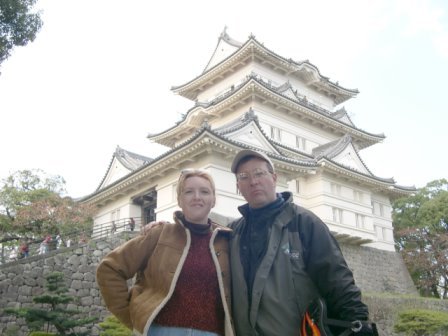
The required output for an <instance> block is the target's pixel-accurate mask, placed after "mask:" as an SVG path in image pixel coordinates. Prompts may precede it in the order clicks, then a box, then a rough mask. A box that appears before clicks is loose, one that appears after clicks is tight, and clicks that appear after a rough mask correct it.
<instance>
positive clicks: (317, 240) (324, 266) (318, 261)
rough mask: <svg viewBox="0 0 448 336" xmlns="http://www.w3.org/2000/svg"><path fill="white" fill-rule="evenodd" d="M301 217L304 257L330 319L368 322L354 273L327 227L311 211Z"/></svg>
mask: <svg viewBox="0 0 448 336" xmlns="http://www.w3.org/2000/svg"><path fill="white" fill-rule="evenodd" d="M300 216H301V217H302V218H301V221H300V223H301V225H300V228H301V230H300V231H301V237H302V244H303V249H304V251H303V255H304V260H305V265H306V267H307V272H308V274H309V276H310V277H311V279H312V280H313V282H314V283H315V284H316V286H317V288H318V290H319V293H320V295H321V296H322V297H323V298H324V299H325V301H326V304H327V309H328V315H329V317H331V318H337V319H342V320H346V321H353V320H354V319H359V320H367V319H368V317H369V312H368V308H367V306H366V305H365V304H364V303H363V302H362V301H361V291H360V289H359V288H358V287H357V286H356V285H355V281H354V278H353V273H352V271H351V270H350V269H349V267H348V265H347V262H346V261H345V258H344V256H343V255H342V251H341V249H340V247H339V244H338V242H337V241H336V239H335V238H334V236H333V235H332V234H331V233H330V230H329V229H328V227H327V225H326V224H325V223H324V222H322V220H321V219H320V218H319V217H317V216H316V215H315V214H313V213H312V212H310V211H304V212H303V213H301V215H300Z"/></svg>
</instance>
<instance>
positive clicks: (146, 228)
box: [140, 221, 170, 236]
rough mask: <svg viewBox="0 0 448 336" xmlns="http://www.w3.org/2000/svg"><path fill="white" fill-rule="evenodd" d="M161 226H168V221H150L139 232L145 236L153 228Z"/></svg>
mask: <svg viewBox="0 0 448 336" xmlns="http://www.w3.org/2000/svg"><path fill="white" fill-rule="evenodd" d="M163 224H170V222H168V221H152V222H149V223H148V224H146V225H144V226H143V229H142V230H141V231H140V234H141V235H143V236H144V235H146V234H147V233H148V232H149V231H150V230H151V229H152V228H153V227H156V226H158V225H163Z"/></svg>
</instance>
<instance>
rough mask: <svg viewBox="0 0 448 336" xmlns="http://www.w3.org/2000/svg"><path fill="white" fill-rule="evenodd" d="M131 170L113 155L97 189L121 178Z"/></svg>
mask: <svg viewBox="0 0 448 336" xmlns="http://www.w3.org/2000/svg"><path fill="white" fill-rule="evenodd" d="M131 171H132V170H130V169H128V168H126V167H125V166H124V165H123V164H122V163H121V162H120V161H119V160H118V159H117V158H116V157H115V156H114V158H113V159H112V163H111V164H110V167H109V170H108V171H107V173H106V177H105V178H104V180H103V183H101V185H100V187H99V189H102V188H104V187H106V186H108V185H110V184H112V183H114V182H115V181H117V180H119V179H121V178H122V177H124V176H126V175H128V174H129V173H130V172H131Z"/></svg>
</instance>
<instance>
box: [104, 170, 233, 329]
mask: <svg viewBox="0 0 448 336" xmlns="http://www.w3.org/2000/svg"><path fill="white" fill-rule="evenodd" d="M215 201H216V195H215V184H214V182H213V179H212V177H211V176H210V175H209V174H208V173H207V172H205V171H202V170H192V169H189V170H184V171H182V173H181V175H180V177H179V181H178V184H177V202H178V205H179V207H180V208H181V209H182V211H176V212H175V213H174V222H175V223H174V224H169V223H164V224H161V225H156V226H153V227H152V228H151V229H150V230H149V232H148V233H147V234H146V235H143V236H139V237H136V238H134V239H132V240H130V241H128V242H127V243H125V244H124V245H122V246H120V247H118V248H116V249H115V250H114V251H112V252H110V253H109V254H108V255H107V256H106V257H105V258H104V259H103V260H102V261H101V263H100V264H99V266H98V269H97V282H98V285H99V288H100V291H101V294H102V296H103V299H104V301H105V302H106V306H107V307H108V309H109V310H110V311H111V312H112V313H113V314H114V315H115V316H116V317H117V318H118V319H119V320H120V321H121V322H122V323H124V324H125V325H126V326H128V327H129V328H130V329H133V330H134V332H135V333H137V334H138V335H145V336H146V335H148V336H149V335H150V336H164V335H175V336H177V335H179V336H180V335H198V336H199V335H201V336H202V335H203V336H212V335H234V332H233V327H232V324H231V312H230V307H231V305H230V268H229V247H228V239H229V238H230V237H229V236H230V233H231V230H230V229H228V228H226V227H222V226H219V225H218V224H216V223H213V222H212V221H211V220H210V219H209V218H208V216H209V213H210V210H211V209H212V208H213V207H214V206H215ZM134 275H137V277H136V278H137V280H136V283H135V285H134V286H133V287H132V289H131V291H130V293H128V287H127V283H126V281H127V280H128V279H131V278H132V277H134Z"/></svg>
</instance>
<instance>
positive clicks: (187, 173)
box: [176, 168, 216, 204]
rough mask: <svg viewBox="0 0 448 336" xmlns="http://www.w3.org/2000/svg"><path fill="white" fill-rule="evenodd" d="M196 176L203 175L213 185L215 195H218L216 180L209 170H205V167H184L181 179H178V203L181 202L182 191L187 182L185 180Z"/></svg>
mask: <svg viewBox="0 0 448 336" xmlns="http://www.w3.org/2000/svg"><path fill="white" fill-rule="evenodd" d="M194 176H197V177H202V178H203V179H206V180H207V181H208V182H209V183H210V185H211V187H212V191H213V196H216V194H215V182H214V181H213V177H212V176H211V175H210V173H209V172H207V171H206V170H203V169H194V168H188V169H183V170H182V171H181V172H180V176H179V180H178V181H177V186H176V193H177V203H178V204H179V197H180V194H181V193H182V190H183V187H184V184H185V180H186V179H187V178H190V177H194Z"/></svg>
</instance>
